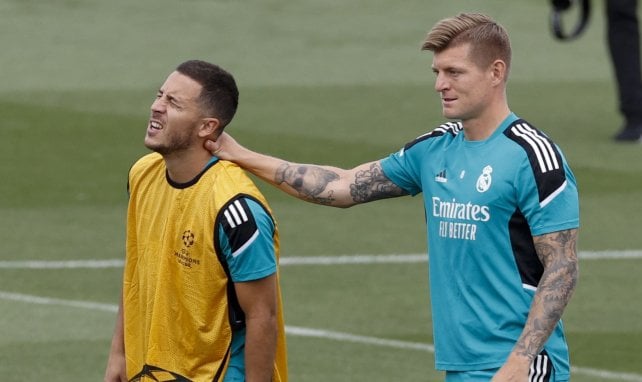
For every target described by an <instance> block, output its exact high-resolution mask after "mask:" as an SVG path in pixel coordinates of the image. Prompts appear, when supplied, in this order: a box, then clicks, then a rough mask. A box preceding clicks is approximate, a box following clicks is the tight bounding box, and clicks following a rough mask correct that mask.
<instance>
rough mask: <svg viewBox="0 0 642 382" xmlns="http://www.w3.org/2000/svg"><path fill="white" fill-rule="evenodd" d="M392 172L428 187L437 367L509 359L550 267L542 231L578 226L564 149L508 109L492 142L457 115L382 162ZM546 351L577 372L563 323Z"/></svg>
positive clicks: (477, 366) (474, 366) (560, 372)
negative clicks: (542, 256) (467, 133)
mask: <svg viewBox="0 0 642 382" xmlns="http://www.w3.org/2000/svg"><path fill="white" fill-rule="evenodd" d="M381 164H382V167H383V171H384V173H385V175H386V176H387V177H388V178H389V179H390V180H392V181H393V182H394V183H395V184H396V185H398V186H399V187H401V188H402V189H404V190H405V191H407V192H408V193H410V194H411V195H416V194H418V193H420V192H421V193H423V197H424V205H425V212H426V218H427V230H428V248H429V257H430V290H431V303H432V315H433V330H434V341H435V359H436V367H437V368H438V369H440V370H451V371H458V370H459V371H465V370H483V369H490V368H496V367H500V366H501V365H503V363H504V362H505V361H506V358H507V357H508V355H509V353H510V352H511V350H512V348H513V346H514V345H515V343H516V341H517V339H518V337H519V336H520V334H521V332H522V329H523V327H524V324H525V322H526V318H527V315H528V312H529V308H530V305H531V301H532V299H533V296H534V294H535V291H536V289H537V285H538V283H539V280H540V278H541V276H542V273H543V266H542V264H541V262H540V261H539V258H538V257H537V255H536V253H535V247H534V244H533V236H537V235H542V234H546V233H551V232H556V231H560V230H565V229H571V228H577V227H578V226H579V204H578V195H577V187H576V183H575V178H574V176H573V174H572V172H571V170H570V169H569V167H568V165H567V163H566V160H565V159H564V157H563V155H562V153H561V151H560V149H559V148H558V147H557V146H556V145H555V144H554V143H553V142H552V141H551V140H550V139H549V138H548V137H547V136H546V135H545V134H543V133H542V132H541V131H539V130H537V129H536V128H535V127H533V126H532V125H531V124H530V123H528V122H526V121H524V120H522V119H519V118H518V117H517V116H515V115H514V114H511V115H509V116H508V117H507V118H506V119H505V120H504V121H503V122H502V123H501V124H500V126H498V128H497V129H496V130H495V131H494V133H493V134H492V135H491V136H490V137H489V138H487V139H485V140H483V141H467V140H466V139H465V138H464V134H463V131H462V125H461V123H459V122H448V123H445V124H443V125H441V126H440V127H438V128H436V129H435V130H433V131H431V132H430V133H427V134H425V135H423V136H421V137H419V138H417V139H415V140H414V141H412V142H410V143H408V144H407V145H406V146H405V147H404V148H402V149H401V150H400V151H398V152H397V153H394V154H392V155H390V156H389V157H387V158H385V159H383V160H382V161H381ZM544 350H545V351H546V352H547V353H548V355H549V357H550V358H551V360H552V362H553V365H554V367H555V372H556V375H557V376H558V378H562V379H563V378H564V376H565V375H566V376H568V374H569V361H568V347H567V344H566V340H565V338H564V333H563V328H562V323H561V321H560V323H558V325H557V326H556V327H555V330H554V332H553V333H552V334H551V337H550V338H549V340H548V342H547V343H546V345H545V348H544Z"/></svg>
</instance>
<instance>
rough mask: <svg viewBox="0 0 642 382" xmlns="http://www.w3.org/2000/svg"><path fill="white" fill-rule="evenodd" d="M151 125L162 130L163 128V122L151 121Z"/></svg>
mask: <svg viewBox="0 0 642 382" xmlns="http://www.w3.org/2000/svg"><path fill="white" fill-rule="evenodd" d="M149 125H150V126H151V127H152V129H156V130H160V129H161V124H160V123H158V122H154V121H152V122H150V123H149Z"/></svg>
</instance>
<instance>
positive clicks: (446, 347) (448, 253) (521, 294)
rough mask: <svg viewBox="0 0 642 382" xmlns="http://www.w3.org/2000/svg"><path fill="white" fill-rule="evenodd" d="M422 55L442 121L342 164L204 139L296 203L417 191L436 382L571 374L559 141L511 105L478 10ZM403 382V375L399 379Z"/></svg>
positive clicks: (570, 249)
mask: <svg viewBox="0 0 642 382" xmlns="http://www.w3.org/2000/svg"><path fill="white" fill-rule="evenodd" d="M422 48H423V49H424V50H428V51H432V52H433V53H434V55H433V61H432V71H433V72H434V74H435V77H436V78H435V90H436V91H437V92H438V93H439V95H440V96H441V107H442V111H443V115H444V117H446V118H447V119H448V120H450V121H449V122H445V123H443V124H442V125H440V126H439V127H437V128H436V129H434V130H432V131H430V132H428V133H427V134H425V135H422V136H420V137H419V138H417V139H415V140H413V141H412V142H410V143H408V144H407V145H405V146H404V147H403V148H402V149H401V150H399V151H398V152H396V153H394V154H392V155H390V156H389V157H387V158H384V159H381V160H377V161H373V162H369V163H365V164H362V165H359V166H357V167H355V168H353V169H350V170H344V169H340V168H336V167H331V166H320V165H311V164H295V163H289V162H287V161H284V160H281V159H278V158H274V157H270V156H266V155H263V154H259V153H256V152H253V151H251V150H249V149H247V148H245V147H243V146H241V145H239V144H238V143H237V142H236V141H234V139H232V138H231V137H230V136H229V135H227V134H224V135H222V136H221V137H219V139H218V140H217V141H216V142H212V141H209V142H207V143H206V147H208V149H209V150H211V151H213V152H214V153H216V155H219V156H220V157H221V158H225V159H229V160H233V161H235V162H236V163H238V164H240V165H241V166H242V167H244V168H246V169H247V170H249V171H250V172H252V173H254V174H256V175H258V176H259V177H261V178H263V179H265V180H267V181H268V182H271V183H272V184H274V185H276V186H277V187H279V188H280V189H281V190H283V191H285V192H288V193H289V194H291V195H294V196H296V197H298V198H300V199H303V200H306V201H309V202H314V203H319V204H324V205H329V206H335V207H350V206H353V205H355V204H359V203H366V202H370V201H374V200H379V199H384V198H392V197H398V196H402V195H409V194H410V195H416V194H419V193H423V197H424V203H425V211H426V216H427V237H428V248H430V254H429V255H430V275H429V276H430V291H431V297H432V298H431V301H432V315H433V320H434V325H433V328H434V341H435V359H436V367H437V368H438V369H440V370H445V371H446V381H489V380H492V381H495V382H499V381H527V380H531V381H567V380H568V379H569V376H570V372H569V354H568V347H567V344H566V341H565V338H564V333H563V328H562V323H561V321H560V318H561V316H562V313H563V311H564V309H565V307H566V305H567V303H568V302H569V300H570V298H571V295H572V294H573V291H574V290H575V285H576V282H577V277H578V262H577V255H576V241H577V233H578V223H579V216H578V215H579V211H578V210H579V208H578V194H577V189H576V183H575V179H574V177H573V174H572V173H571V170H570V169H569V167H568V164H567V162H566V160H565V158H564V156H563V155H562V153H561V151H560V149H559V147H558V146H556V145H555V144H554V143H553V142H552V141H551V139H550V138H549V137H548V136H547V135H545V134H544V133H543V132H542V131H540V130H539V129H537V128H536V127H534V126H533V124H531V123H530V122H527V121H525V120H523V119H521V118H519V117H518V116H517V115H516V114H514V113H513V112H512V111H511V110H510V109H509V106H508V101H507V98H506V81H507V78H508V74H509V69H510V63H511V47H510V42H509V38H508V35H507V33H506V31H505V29H504V28H503V27H502V26H500V25H499V24H497V23H496V22H495V21H494V20H492V19H491V18H490V17H488V16H486V15H481V14H459V15H457V16H456V17H452V18H447V19H444V20H441V21H439V22H438V23H437V24H436V25H435V26H434V27H433V28H432V30H431V31H430V32H429V33H428V35H427V37H426V40H425V42H424V44H423V47H422ZM400 380H403V377H402V376H400Z"/></svg>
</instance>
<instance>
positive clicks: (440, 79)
mask: <svg viewBox="0 0 642 382" xmlns="http://www.w3.org/2000/svg"><path fill="white" fill-rule="evenodd" d="M448 86H449V84H448V81H447V80H446V78H445V76H444V75H443V74H441V73H439V74H437V77H436V78H435V90H436V91H437V92H438V93H441V92H442V91H444V90H446V89H448Z"/></svg>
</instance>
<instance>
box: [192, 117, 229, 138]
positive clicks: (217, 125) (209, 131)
mask: <svg viewBox="0 0 642 382" xmlns="http://www.w3.org/2000/svg"><path fill="white" fill-rule="evenodd" d="M222 132H223V129H222V127H221V121H220V120H219V119H218V118H203V121H202V125H201V127H200V128H199V131H198V136H199V137H201V138H209V139H213V140H216V138H218V136H219V135H221V133H222Z"/></svg>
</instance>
